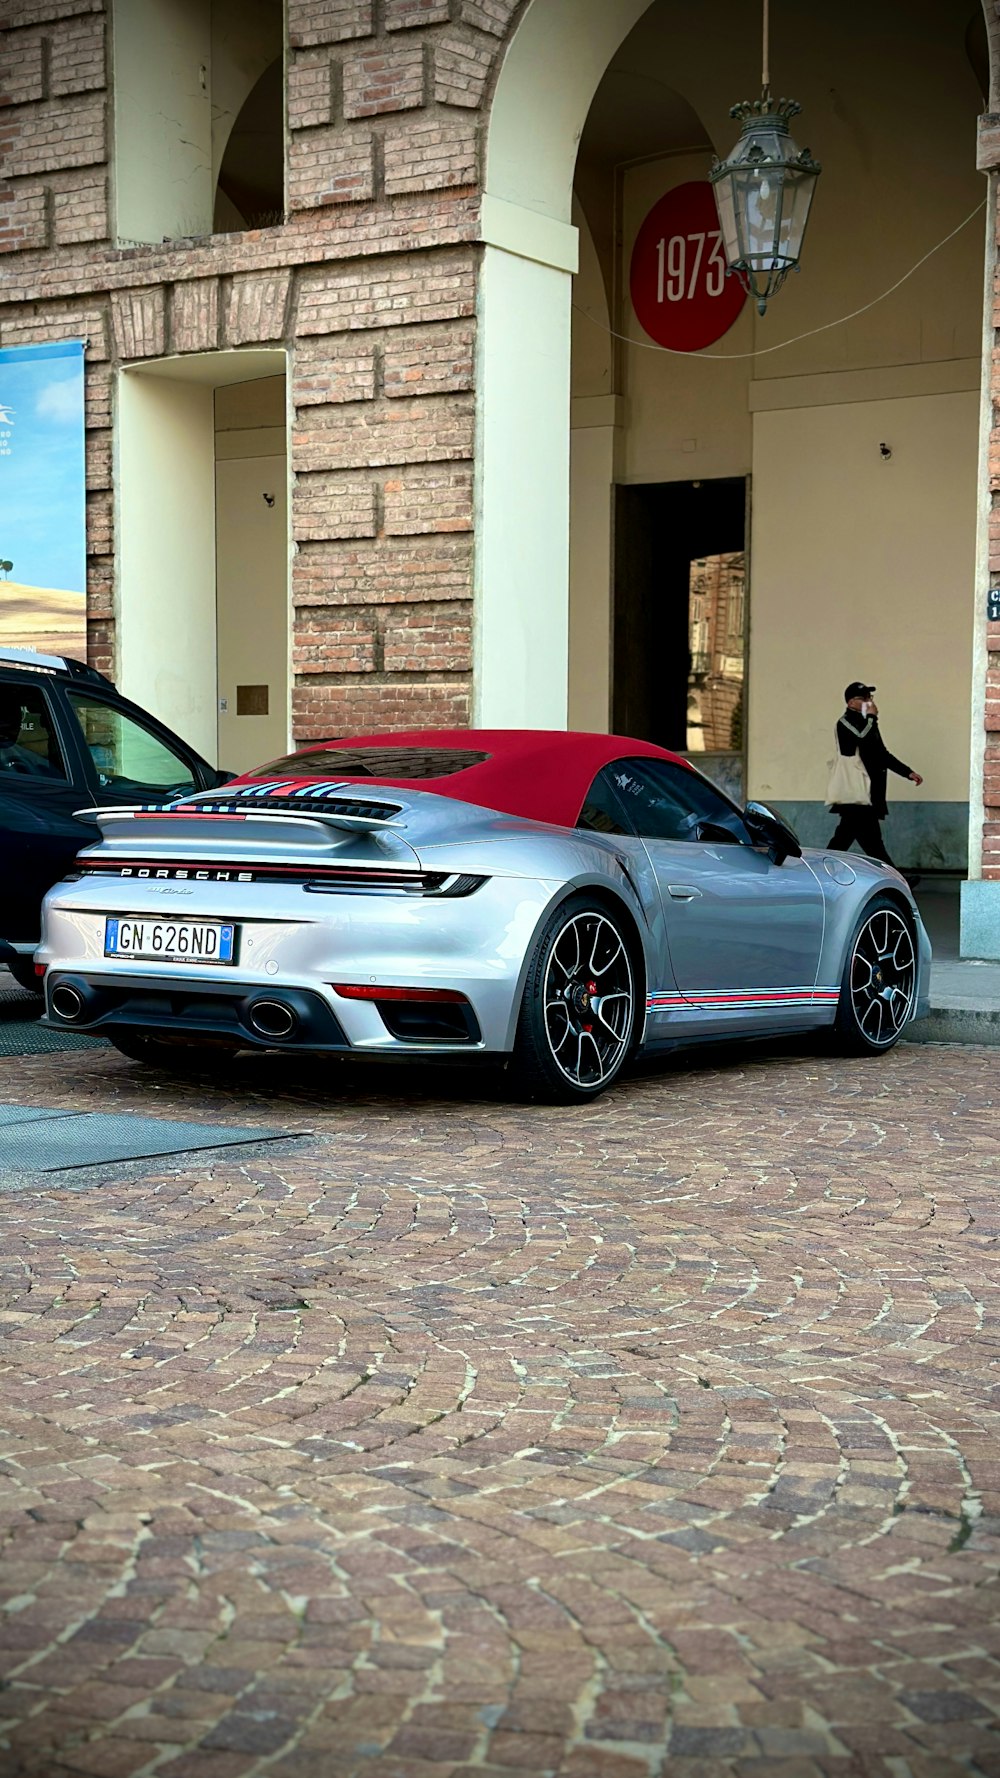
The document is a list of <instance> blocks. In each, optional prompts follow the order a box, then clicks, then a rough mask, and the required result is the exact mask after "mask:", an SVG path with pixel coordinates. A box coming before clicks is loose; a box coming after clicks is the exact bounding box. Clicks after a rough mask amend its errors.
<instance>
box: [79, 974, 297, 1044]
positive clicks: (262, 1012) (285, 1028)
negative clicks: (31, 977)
mask: <svg viewBox="0 0 1000 1778" xmlns="http://www.w3.org/2000/svg"><path fill="white" fill-rule="evenodd" d="M49 1007H50V1009H51V1011H52V1013H53V1014H54V1016H55V1017H56V1018H57V1019H59V1020H60V1021H61V1023H62V1024H64V1025H75V1024H79V1022H80V1020H81V1019H82V1018H83V1016H84V1014H85V1013H86V1010H87V1009H86V1004H85V1001H84V997H83V995H82V994H81V993H80V990H79V988H74V986H73V984H72V983H71V982H58V983H57V984H56V986H55V987H54V988H53V989H52V991H51V993H50V995H49ZM246 1018H247V1024H248V1025H249V1026H250V1028H251V1030H252V1031H255V1032H256V1033H257V1036H258V1037H265V1038H267V1039H268V1041H269V1042H271V1043H280V1042H282V1041H283V1040H284V1039H285V1038H286V1037H291V1036H292V1035H293V1033H294V1032H295V1030H296V1028H297V1026H298V1022H299V1021H298V1017H297V1015H296V1014H295V1013H294V1012H293V1010H292V1008H291V1007H290V1006H287V1005H286V1004H285V1002H284V1001H283V1000H255V1001H253V1002H252V1004H251V1005H250V1007H249V1008H248V1009H247V1015H246Z"/></svg>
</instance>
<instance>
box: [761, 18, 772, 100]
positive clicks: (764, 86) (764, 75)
mask: <svg viewBox="0 0 1000 1778" xmlns="http://www.w3.org/2000/svg"><path fill="white" fill-rule="evenodd" d="M770 14H771V0H764V30H763V54H762V58H761V71H760V84H761V90H762V92H763V94H764V97H765V98H769V97H770V94H771V67H770V62H771V53H770V45H769V41H768V40H769V38H770V34H771V33H770V25H771V18H770Z"/></svg>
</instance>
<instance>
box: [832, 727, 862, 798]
mask: <svg viewBox="0 0 1000 1778" xmlns="http://www.w3.org/2000/svg"><path fill="white" fill-rule="evenodd" d="M833 738H834V741H835V742H836V740H837V731H836V729H835V730H834V735H833ZM826 763H827V771H828V772H829V777H828V778H827V783H826V806H827V808H828V809H832V808H834V807H838V808H869V809H870V808H871V801H872V785H871V779H870V778H869V776H868V773H867V772H866V771H865V768H864V765H863V763H862V760H861V755H860V753H857V752H855V753H841V751H840V747H839V745H838V747H837V751H836V753H835V754H834V756H833V758H832V759H829V760H827V762H826Z"/></svg>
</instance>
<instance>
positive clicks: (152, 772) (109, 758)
mask: <svg viewBox="0 0 1000 1778" xmlns="http://www.w3.org/2000/svg"><path fill="white" fill-rule="evenodd" d="M67 696H68V698H69V702H70V704H71V705H72V708H73V713H74V715H75V716H76V718H77V721H78V722H79V724H80V727H81V729H82V731H83V742H84V746H85V747H86V749H87V752H88V753H89V754H90V757H91V759H92V760H93V762H94V769H95V771H96V773H97V781H98V784H99V785H100V787H101V789H102V790H108V791H110V792H112V794H113V795H115V796H130V797H136V798H137V799H139V798H147V797H148V798H149V799H150V801H155V802H161V801H165V800H166V799H167V798H168V797H172V796H187V795H188V794H189V793H190V792H191V791H192V790H197V788H198V785H197V782H196V780H195V775H194V770H193V768H192V765H191V762H190V761H189V760H188V759H185V757H184V755H183V754H181V753H178V752H176V751H175V750H174V748H173V747H171V746H170V745H169V744H168V743H167V742H166V741H164V740H161V738H160V736H159V735H156V734H154V733H153V731H152V730H151V729H148V728H146V726H145V724H144V723H141V722H137V721H136V720H135V718H134V717H133V716H127V715H126V714H125V712H124V711H123V710H116V709H115V707H114V705H113V704H106V703H105V702H104V700H103V699H102V698H91V697H87V696H86V694H85V693H83V692H76V691H71V692H69V693H68V694H67Z"/></svg>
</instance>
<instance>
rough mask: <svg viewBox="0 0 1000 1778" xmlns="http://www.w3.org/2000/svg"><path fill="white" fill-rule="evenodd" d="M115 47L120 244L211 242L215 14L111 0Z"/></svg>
mask: <svg viewBox="0 0 1000 1778" xmlns="http://www.w3.org/2000/svg"><path fill="white" fill-rule="evenodd" d="M112 47H113V79H114V94H115V106H114V119H115V124H114V190H115V199H116V212H117V234H118V238H119V239H120V240H124V241H160V240H163V239H164V238H168V239H174V238H176V237H177V236H179V235H201V234H210V233H211V229H212V206H213V199H214V195H215V181H214V178H213V172H212V103H211V90H212V47H211V8H210V7H209V6H208V5H207V4H206V3H205V0H115V4H114V12H113V20H112Z"/></svg>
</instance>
